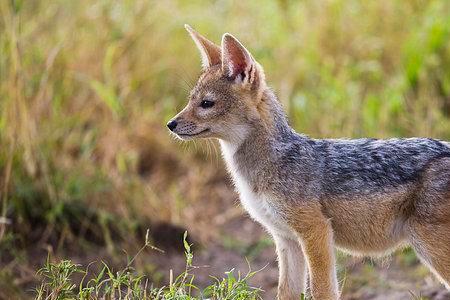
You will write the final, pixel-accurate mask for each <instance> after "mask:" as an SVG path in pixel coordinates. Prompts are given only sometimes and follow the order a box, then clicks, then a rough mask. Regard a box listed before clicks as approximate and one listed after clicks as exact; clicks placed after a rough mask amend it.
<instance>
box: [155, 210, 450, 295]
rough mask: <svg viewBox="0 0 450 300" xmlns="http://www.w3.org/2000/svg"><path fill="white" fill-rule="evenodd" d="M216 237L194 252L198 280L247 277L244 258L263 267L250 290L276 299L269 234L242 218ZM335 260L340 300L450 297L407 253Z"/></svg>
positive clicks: (177, 258) (165, 262)
mask: <svg viewBox="0 0 450 300" xmlns="http://www.w3.org/2000/svg"><path fill="white" fill-rule="evenodd" d="M220 236H221V238H220V239H219V240H218V241H213V242H211V243H210V244H208V245H203V247H202V248H201V249H197V250H196V251H195V253H194V264H195V265H197V266H200V267H199V268H198V269H197V270H196V271H195V274H196V279H197V280H198V282H200V283H202V284H205V285H206V284H207V283H208V282H210V281H211V277H210V276H209V275H214V276H219V277H220V276H223V272H224V271H228V270H230V269H232V268H234V269H235V270H236V271H240V272H241V274H246V273H247V272H248V271H249V266H248V263H247V261H246V260H245V257H247V259H248V261H249V263H250V265H251V269H252V271H255V270H260V269H261V271H259V272H258V273H257V274H256V275H255V276H254V277H253V278H252V280H251V284H252V286H254V287H260V288H262V289H263V290H264V293H263V294H262V295H263V298H264V299H267V300H270V299H275V295H276V285H277V276H278V271H277V263H276V256H275V251H274V246H273V244H272V242H271V241H270V239H269V236H268V235H267V234H266V233H265V232H264V231H263V230H262V229H261V227H260V226H259V225H258V224H256V223H254V222H253V221H252V220H251V219H250V218H249V217H247V216H246V215H245V214H240V215H237V216H236V217H233V218H232V219H231V220H228V222H227V224H226V226H223V227H222V230H221V232H220ZM180 247H181V245H180ZM337 256H338V260H339V268H338V269H339V274H340V281H341V286H342V295H343V297H342V299H344V300H356V299H366V300H401V299H419V298H420V297H423V298H422V299H436V300H444V299H450V292H448V291H446V290H445V288H444V287H443V286H442V285H441V284H439V282H437V280H436V279H435V278H434V277H433V276H432V275H431V274H430V273H429V271H428V270H427V269H426V268H425V267H424V266H423V265H421V264H420V263H419V262H418V261H417V259H416V258H415V256H414V254H413V253H412V252H411V251H406V252H404V253H397V254H395V255H393V256H392V257H389V258H385V259H383V260H378V261H372V260H369V259H362V258H353V257H349V256H344V255H342V254H338V255H337ZM151 261H152V262H153V263H154V264H156V265H159V266H160V267H161V269H164V268H167V266H172V267H173V270H174V272H175V273H177V272H181V271H182V270H183V268H184V256H183V254H182V253H179V252H173V251H172V252H169V253H159V254H155V255H154V256H153V257H152V259H151ZM165 275H166V276H167V274H165Z"/></svg>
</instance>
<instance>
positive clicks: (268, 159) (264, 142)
mask: <svg viewBox="0 0 450 300" xmlns="http://www.w3.org/2000/svg"><path fill="white" fill-rule="evenodd" d="M259 105H263V106H264V107H261V108H259V109H264V110H265V111H264V112H265V114H261V118H258V119H255V120H252V121H251V124H250V130H249V131H248V133H247V134H246V137H245V138H244V139H243V140H242V141H241V142H240V143H231V142H227V141H220V144H221V148H222V154H223V157H224V159H225V161H226V164H227V167H228V170H229V171H230V173H231V175H232V176H233V177H236V176H240V177H245V178H246V180H248V181H249V184H250V185H251V186H252V187H253V188H254V189H259V188H258V186H261V185H263V184H262V181H264V180H267V178H270V177H272V173H273V172H276V171H275V170H276V169H277V168H278V165H277V162H278V161H279V160H280V156H281V155H282V153H283V152H284V149H286V148H287V146H288V145H289V144H290V143H292V141H293V140H298V139H299V138H300V139H304V140H305V142H306V140H307V138H306V137H303V136H299V135H298V134H296V133H295V132H294V130H293V129H292V128H291V127H290V126H289V124H288V121H287V118H286V115H285V113H284V111H283V108H282V106H281V104H280V103H279V102H278V100H277V98H276V96H275V95H274V93H273V92H272V91H271V90H269V89H268V90H266V91H265V92H264V94H263V97H262V99H261V103H260V104H259Z"/></svg>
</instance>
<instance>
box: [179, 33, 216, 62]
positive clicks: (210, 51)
mask: <svg viewBox="0 0 450 300" xmlns="http://www.w3.org/2000/svg"><path fill="white" fill-rule="evenodd" d="M184 28H186V30H187V32H189V34H190V35H191V37H192V39H193V40H194V42H195V44H196V45H197V48H198V50H199V51H200V55H201V58H202V66H203V68H204V69H207V68H209V67H211V66H214V65H219V64H220V62H221V58H222V54H221V51H220V47H219V46H217V45H216V44H214V43H213V42H211V41H210V40H208V39H207V38H205V37H204V36H202V35H201V34H200V33H198V32H197V31H195V30H194V29H193V28H192V27H191V26H189V25H188V24H185V25H184Z"/></svg>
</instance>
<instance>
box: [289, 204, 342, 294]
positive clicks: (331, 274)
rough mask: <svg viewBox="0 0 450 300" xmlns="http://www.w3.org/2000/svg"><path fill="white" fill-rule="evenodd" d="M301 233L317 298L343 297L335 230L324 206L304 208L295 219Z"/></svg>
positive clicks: (312, 285) (293, 221)
mask: <svg viewBox="0 0 450 300" xmlns="http://www.w3.org/2000/svg"><path fill="white" fill-rule="evenodd" d="M291 226H292V228H293V229H294V230H295V231H296V232H297V234H298V235H299V238H300V240H301V244H302V248H303V253H304V255H305V258H306V262H307V264H308V269H309V279H310V281H309V282H310V290H311V295H312V296H313V298H314V299H315V300H336V299H339V289H338V284H337V278H336V267H335V258H334V244H333V231H332V228H331V225H330V222H329V220H328V219H327V218H326V217H325V216H324V215H323V214H322V212H321V211H320V209H317V208H309V209H302V210H301V211H300V212H297V213H296V214H295V217H293V218H292V219H291Z"/></svg>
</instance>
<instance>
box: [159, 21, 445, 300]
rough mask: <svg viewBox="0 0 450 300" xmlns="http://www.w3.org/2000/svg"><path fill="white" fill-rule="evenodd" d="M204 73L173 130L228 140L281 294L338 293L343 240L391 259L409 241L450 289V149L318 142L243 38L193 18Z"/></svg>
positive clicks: (236, 176) (428, 143) (225, 147)
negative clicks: (288, 112)
mask: <svg viewBox="0 0 450 300" xmlns="http://www.w3.org/2000/svg"><path fill="white" fill-rule="evenodd" d="M186 29H187V31H188V32H189V33H190V35H191V37H192V38H193V40H194V42H195V44H196V45H197V47H198V49H199V50H200V54H201V58H202V62H203V72H202V74H201V75H200V79H199V80H198V82H197V84H196V86H195V87H194V89H193V90H192V92H191V94H190V100H189V103H188V105H187V106H186V108H184V109H183V110H182V111H181V112H180V113H179V114H178V115H177V116H176V117H174V118H173V119H172V120H171V121H170V122H169V123H168V124H167V126H168V127H169V129H170V130H171V131H172V132H173V133H175V134H176V135H177V136H178V137H179V138H181V139H183V140H188V139H193V138H217V139H219V141H220V145H221V149H222V154H223V157H224V159H225V162H226V164H227V167H228V171H229V172H230V174H231V176H232V178H233V180H234V183H235V186H236V188H237V190H238V192H239V194H240V199H241V202H242V205H243V206H244V208H245V209H246V210H247V211H248V213H249V214H250V216H252V217H253V218H254V219H255V220H256V221H258V222H260V223H261V224H262V225H263V226H264V227H265V228H266V229H267V231H268V232H269V233H270V234H271V235H272V237H273V239H274V241H275V244H276V250H277V254H278V261H279V284H278V298H279V299H283V300H284V299H299V297H300V294H301V293H304V292H305V285H306V274H309V283H310V291H311V294H312V296H313V297H314V299H320V300H323V299H338V298H339V297H340V293H339V287H338V283H337V280H336V268H335V257H334V250H333V247H334V246H336V247H338V248H340V249H343V250H344V251H347V252H350V253H352V254H356V255H371V256H380V255H383V254H386V253H389V252H391V251H393V250H394V249H396V248H397V247H399V246H401V245H405V244H409V245H411V246H412V247H413V248H414V250H415V251H416V252H417V255H418V256H419V257H420V259H421V260H422V262H423V263H424V264H426V265H427V266H428V267H429V268H430V270H431V271H432V272H433V273H434V274H435V275H436V276H437V278H439V280H440V281H441V282H442V283H443V284H445V286H446V287H447V288H450V286H449V284H450V144H448V143H446V142H442V141H438V140H433V139H427V138H409V139H390V140H376V139H357V140H345V139H341V140H333V139H311V138H309V137H307V136H305V135H302V134H298V133H296V132H295V131H294V130H293V129H292V128H291V127H289V124H288V121H287V119H286V116H285V113H284V112H283V109H282V107H281V105H280V103H279V102H278V100H277V98H276V96H275V95H274V93H273V92H272V90H271V89H270V88H268V87H267V85H266V81H265V78H264V72H263V69H262V67H261V66H260V65H259V64H258V63H257V62H256V61H255V59H254V58H253V56H252V55H251V54H250V52H249V51H248V50H247V49H246V48H244V46H243V45H242V44H241V43H240V42H239V41H238V40H237V39H236V38H234V37H233V36H232V35H230V34H228V33H226V34H224V35H223V37H222V45H221V46H220V47H219V46H217V45H215V44H214V43H213V42H211V41H209V40H207V39H206V38H204V37H203V36H201V35H200V34H198V33H197V32H196V31H194V30H193V29H192V28H191V27H189V26H187V25H186Z"/></svg>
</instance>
